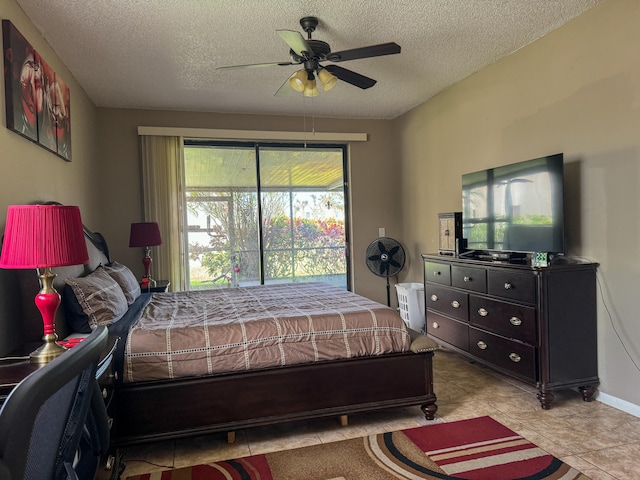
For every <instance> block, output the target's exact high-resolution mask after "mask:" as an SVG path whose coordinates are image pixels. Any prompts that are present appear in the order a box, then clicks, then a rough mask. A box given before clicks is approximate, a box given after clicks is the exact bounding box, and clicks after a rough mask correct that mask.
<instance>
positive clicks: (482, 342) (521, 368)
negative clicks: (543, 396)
mask: <svg viewBox="0 0 640 480" xmlns="http://www.w3.org/2000/svg"><path fill="white" fill-rule="evenodd" d="M469 351H470V352H471V353H472V354H473V355H475V356H476V357H478V358H479V359H482V360H484V361H486V362H489V363H491V364H493V365H495V366H496V367H499V368H503V369H505V370H508V371H510V372H513V373H515V374H517V375H520V376H522V377H525V378H527V379H529V380H533V381H536V380H537V375H536V348H535V347H533V346H531V345H526V344H524V343H519V342H516V341H515V340H509V339H506V338H503V337H500V336H498V335H493V334H491V333H488V332H484V331H482V330H478V329H476V328H473V327H470V328H469Z"/></svg>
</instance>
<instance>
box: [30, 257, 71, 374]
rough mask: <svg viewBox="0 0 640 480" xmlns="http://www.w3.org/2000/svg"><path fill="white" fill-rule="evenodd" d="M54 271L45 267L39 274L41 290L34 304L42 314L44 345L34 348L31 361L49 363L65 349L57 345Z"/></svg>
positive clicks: (57, 298) (57, 302) (56, 303)
mask: <svg viewBox="0 0 640 480" xmlns="http://www.w3.org/2000/svg"><path fill="white" fill-rule="evenodd" d="M55 276H56V275H55V273H53V272H51V269H50V268H47V269H46V270H45V272H44V273H43V274H42V275H40V280H41V281H42V290H40V292H38V294H37V295H36V300H35V302H36V306H37V307H38V310H40V314H41V315H42V323H43V324H44V336H43V337H42V340H43V341H44V345H42V346H41V347H40V348H38V349H37V350H35V351H34V352H32V353H31V355H30V356H29V361H30V362H31V363H49V362H50V361H51V360H53V359H54V358H56V357H58V356H59V355H61V354H63V353H64V352H66V351H67V349H66V348H64V347H63V346H62V345H58V344H57V343H56V341H57V340H58V335H56V331H55V320H56V311H57V310H58V306H59V305H60V294H59V293H58V292H56V290H55V289H54V288H53V279H54V278H55Z"/></svg>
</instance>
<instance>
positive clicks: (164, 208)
mask: <svg viewBox="0 0 640 480" xmlns="http://www.w3.org/2000/svg"><path fill="white" fill-rule="evenodd" d="M140 142H141V147H140V150H141V161H142V186H143V204H144V221H145V222H158V226H159V228H160V235H161V236H162V245H161V246H159V247H153V249H152V255H151V256H152V257H153V264H152V267H151V274H152V278H154V279H162V280H164V279H166V280H169V281H170V282H171V285H170V287H169V290H171V291H181V290H186V289H187V278H186V272H187V269H186V262H187V258H186V252H185V248H184V242H183V237H184V228H183V225H184V211H183V205H184V191H183V185H182V184H183V181H182V179H183V177H184V174H183V172H184V156H183V139H182V137H167V136H154V135H141V136H140Z"/></svg>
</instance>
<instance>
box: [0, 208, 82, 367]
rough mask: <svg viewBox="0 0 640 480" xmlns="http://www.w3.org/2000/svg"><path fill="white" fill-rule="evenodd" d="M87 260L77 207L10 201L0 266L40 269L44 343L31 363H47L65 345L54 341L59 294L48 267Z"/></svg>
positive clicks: (58, 353)
mask: <svg viewBox="0 0 640 480" xmlns="http://www.w3.org/2000/svg"><path fill="white" fill-rule="evenodd" d="M88 262H89V254H88V252H87V244H86V243H85V239H84V232H83V228H82V219H81V218H80V209H79V208H78V207H72V206H64V205H11V206H9V209H8V210H7V224H6V227H5V232H4V239H3V242H2V252H0V268H16V269H32V268H37V269H44V271H42V272H39V277H40V282H41V290H40V292H38V294H37V295H36V298H35V303H36V306H37V307H38V310H40V314H41V315H42V322H43V324H44V336H43V337H42V339H43V340H44V342H45V343H44V345H42V346H41V347H40V348H38V349H37V350H36V351H34V352H33V353H31V357H30V358H31V361H32V362H34V363H47V362H49V361H51V360H53V359H54V358H56V357H57V356H58V355H60V354H62V353H63V352H64V351H65V350H66V349H65V348H64V347H62V346H60V345H58V344H57V343H56V340H57V339H58V336H57V335H56V333H55V315H56V310H57V309H58V306H60V294H59V293H58V292H56V290H55V288H53V279H54V278H55V276H56V275H55V273H53V272H52V271H51V267H62V266H66V265H79V264H84V263H88Z"/></svg>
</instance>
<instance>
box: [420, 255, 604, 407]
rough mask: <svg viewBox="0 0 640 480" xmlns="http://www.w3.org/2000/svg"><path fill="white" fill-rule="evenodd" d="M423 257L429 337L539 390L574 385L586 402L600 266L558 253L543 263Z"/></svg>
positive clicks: (543, 399) (592, 379) (545, 399)
mask: <svg viewBox="0 0 640 480" xmlns="http://www.w3.org/2000/svg"><path fill="white" fill-rule="evenodd" d="M422 257H423V261H424V283H425V297H426V298H425V305H426V323H427V334H428V335H429V336H430V337H432V338H433V339H435V340H436V341H437V342H438V343H440V344H442V345H444V346H446V347H449V348H452V349H453V350H456V351H458V352H460V353H463V354H465V355H468V356H469V357H471V358H473V359H474V360H476V361H478V362H481V363H483V364H486V365H489V366H491V367H493V368H495V369H496V370H498V371H500V372H502V373H504V374H506V375H510V376H512V377H515V378H518V379H520V380H522V381H525V382H527V383H531V384H533V385H535V386H536V387H537V388H538V399H539V400H540V404H541V406H542V408H544V409H549V408H550V406H551V403H552V402H553V399H554V397H553V394H552V393H551V391H552V390H555V389H558V388H576V387H577V388H578V389H579V390H580V391H581V392H582V395H583V398H584V400H585V401H591V400H592V398H593V394H594V392H595V388H596V387H597V385H598V383H599V380H598V357H597V318H596V268H597V264H594V263H587V262H580V261H576V260H572V259H570V258H562V261H561V262H558V263H554V264H552V265H550V266H548V267H532V266H530V265H524V264H510V263H496V262H489V261H483V260H471V259H462V258H458V257H449V256H442V255H437V254H433V255H427V254H424V255H422Z"/></svg>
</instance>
